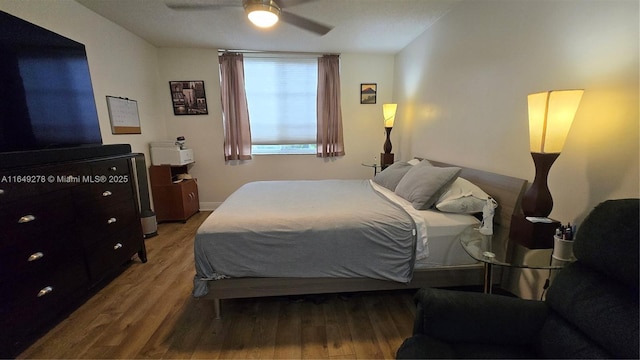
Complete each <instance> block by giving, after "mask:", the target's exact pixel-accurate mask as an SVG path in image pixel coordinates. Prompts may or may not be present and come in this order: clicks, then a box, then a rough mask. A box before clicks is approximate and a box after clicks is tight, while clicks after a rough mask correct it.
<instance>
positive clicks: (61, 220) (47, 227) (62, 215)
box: [0, 190, 74, 242]
mask: <svg viewBox="0 0 640 360" xmlns="http://www.w3.org/2000/svg"><path fill="white" fill-rule="evenodd" d="M69 194H70V193H69V192H68V191H66V190H64V191H56V192H52V193H48V194H45V195H40V196H35V197H31V198H29V199H25V200H24V201H22V200H21V201H16V202H13V203H12V204H3V205H2V206H0V224H2V226H3V231H4V233H5V236H6V238H7V240H8V241H9V242H12V241H20V240H22V239H29V238H31V237H34V236H38V235H39V234H40V233H42V232H47V231H52V230H55V229H58V228H60V227H62V226H71V225H70V224H72V223H73V222H74V208H73V203H72V201H71V200H72V199H71V197H70V196H69Z"/></svg>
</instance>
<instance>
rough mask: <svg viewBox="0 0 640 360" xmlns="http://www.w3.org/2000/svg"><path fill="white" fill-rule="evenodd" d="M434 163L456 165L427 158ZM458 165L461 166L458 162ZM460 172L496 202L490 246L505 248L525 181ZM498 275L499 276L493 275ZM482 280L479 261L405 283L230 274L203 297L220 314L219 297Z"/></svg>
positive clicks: (417, 272) (420, 273) (425, 272)
mask: <svg viewBox="0 0 640 360" xmlns="http://www.w3.org/2000/svg"><path fill="white" fill-rule="evenodd" d="M429 161H430V162H431V163H432V164H433V165H434V166H439V167H448V166H457V165H451V164H446V163H442V162H438V161H432V160H429ZM458 167H461V166H458ZM461 168H462V172H461V173H460V176H461V177H463V178H465V179H467V180H469V181H471V182H472V183H474V184H476V185H478V186H479V187H480V188H482V189H483V190H484V191H485V192H486V193H488V194H490V195H491V196H492V197H493V198H494V199H496V201H497V202H498V204H499V207H498V208H497V209H496V213H495V216H494V235H493V240H492V241H493V246H494V250H496V251H501V249H502V251H507V245H508V244H507V240H508V236H509V225H510V223H511V216H512V215H513V213H514V212H516V210H517V209H519V208H520V200H521V198H522V194H523V193H524V191H525V189H526V185H527V181H526V180H523V179H518V178H515V177H510V176H505V175H499V174H495V173H490V172H486V171H481V170H476V169H472V168H465V167H461ZM495 278H499V276H494V279H495ZM482 284H484V270H483V266H482V265H481V264H472V265H456V266H446V267H438V268H427V269H419V270H415V271H414V273H413V278H412V280H411V282H409V283H408V284H405V283H399V282H394V281H386V280H376V279H369V278H231V279H221V280H215V281H209V282H208V283H207V285H208V287H209V293H208V294H207V295H206V298H208V299H213V300H215V301H214V306H215V315H216V318H217V319H219V318H220V313H221V312H220V311H221V308H220V303H221V300H222V299H235V298H251V297H263V296H284V295H306V294H323V293H341V292H359V291H379V290H397V289H417V288H422V287H450V286H470V285H482Z"/></svg>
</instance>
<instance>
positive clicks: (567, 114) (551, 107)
mask: <svg viewBox="0 0 640 360" xmlns="http://www.w3.org/2000/svg"><path fill="white" fill-rule="evenodd" d="M583 93H584V90H552V91H545V92H540V93H536V94H531V95H529V96H528V103H529V140H530V148H531V152H532V153H543V154H545V153H560V152H561V151H562V148H563V146H564V142H565V140H566V139H567V134H569V129H570V128H571V123H572V122H573V118H574V117H575V115H576V111H577V110H578V105H580V100H581V99H582V94H583Z"/></svg>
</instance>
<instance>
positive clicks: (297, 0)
mask: <svg viewBox="0 0 640 360" xmlns="http://www.w3.org/2000/svg"><path fill="white" fill-rule="evenodd" d="M316 1H318V0H277V2H278V4H280V8H281V9H284V8H288V7H291V6H296V5H300V4H305V3H311V2H316Z"/></svg>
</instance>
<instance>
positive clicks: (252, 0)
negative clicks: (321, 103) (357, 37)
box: [166, 0, 333, 36]
mask: <svg viewBox="0 0 640 360" xmlns="http://www.w3.org/2000/svg"><path fill="white" fill-rule="evenodd" d="M312 1H316V0H277V1H276V0H242V4H240V0H226V1H218V3H216V4H211V3H205V2H195V3H194V2H191V3H184V2H182V3H180V2H176V1H174V2H171V3H166V5H167V7H168V8H170V9H173V10H187V11H188V10H218V9H221V8H226V7H240V6H242V7H243V8H244V11H245V13H246V14H247V17H248V18H249V20H250V21H251V22H252V23H253V24H254V25H256V26H258V27H262V28H268V27H271V26H273V25H275V23H277V22H278V20H282V21H283V22H286V23H288V24H291V25H293V26H297V27H299V28H301V29H304V30H307V31H310V32H312V33H315V34H318V35H320V36H322V35H325V34H326V33H328V32H329V31H331V29H333V27H332V26H328V25H324V24H321V23H319V22H317V21H313V20H311V19H308V18H305V17H302V16H299V15H296V14H293V13H290V12H288V11H284V10H283V9H285V8H289V7H291V6H294V5H299V4H303V3H307V2H312Z"/></svg>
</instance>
